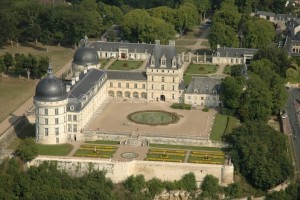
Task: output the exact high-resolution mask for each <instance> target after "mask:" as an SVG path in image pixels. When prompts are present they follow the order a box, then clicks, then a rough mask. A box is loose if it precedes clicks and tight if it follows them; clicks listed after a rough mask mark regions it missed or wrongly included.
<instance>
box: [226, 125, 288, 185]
mask: <svg viewBox="0 0 300 200" xmlns="http://www.w3.org/2000/svg"><path fill="white" fill-rule="evenodd" d="M229 141H230V142H231V143H232V152H231V153H232V160H233V163H234V165H235V167H236V168H237V169H239V171H240V172H241V173H242V174H243V175H244V176H245V177H246V178H247V179H248V181H249V182H250V183H251V184H252V185H254V186H255V187H257V188H260V189H262V190H268V189H270V188H271V187H274V186H276V185H277V184H279V183H282V182H284V181H285V180H286V179H287V178H289V177H291V176H292V174H293V166H292V162H291V160H290V157H289V155H288V153H287V148H288V147H287V142H286V141H287V138H286V136H285V135H284V134H282V133H280V132H278V131H276V130H274V129H273V128H272V127H270V126H268V125H266V124H264V123H262V122H251V123H244V124H242V125H241V126H240V127H238V128H236V129H235V130H233V132H232V134H230V135H229Z"/></svg>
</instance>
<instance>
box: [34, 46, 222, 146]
mask: <svg viewBox="0 0 300 200" xmlns="http://www.w3.org/2000/svg"><path fill="white" fill-rule="evenodd" d="M183 56H184V55H183V54H177V53H176V50H175V44H174V42H172V41H170V43H169V44H168V45H161V44H160V42H159V41H156V43H155V44H139V43H136V44H134V43H113V42H94V43H93V44H92V45H90V46H87V45H83V46H82V47H80V48H79V49H77V51H76V52H75V54H74V59H73V63H72V78H70V79H69V80H59V79H58V78H56V77H55V76H54V75H53V73H52V68H51V66H49V69H48V75H47V76H46V77H45V78H43V79H42V80H41V81H40V82H39V83H38V85H37V86H36V94H35V97H34V104H35V107H36V140H37V142H38V143H43V144H60V143H66V142H68V141H71V140H72V141H77V140H80V141H82V140H84V137H83V133H82V132H83V130H84V129H85V127H86V125H87V124H88V122H89V121H90V120H91V118H92V117H93V115H94V114H95V112H96V111H97V110H98V109H99V108H100V107H101V106H104V103H105V102H106V100H107V99H108V98H119V99H124V100H126V99H139V100H144V101H150V102H161V101H166V102H171V103H178V102H182V103H183V102H185V103H188V104H191V105H193V106H197V105H199V106H218V105H219V103H220V102H219V85H220V79H218V78H208V77H197V78H195V77H194V78H193V79H192V81H191V83H190V85H189V86H188V87H187V89H186V86H185V83H184V81H183V72H184V59H183ZM101 58H112V59H118V60H141V61H143V62H144V64H145V65H146V66H145V68H144V69H142V70H135V71H122V70H100V69H99V67H100V65H101V64H100V59H101Z"/></svg>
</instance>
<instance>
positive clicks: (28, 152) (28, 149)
mask: <svg viewBox="0 0 300 200" xmlns="http://www.w3.org/2000/svg"><path fill="white" fill-rule="evenodd" d="M16 155H17V156H19V157H20V158H21V159H22V160H23V161H24V162H28V161H31V160H33V159H34V158H35V157H36V156H37V155H38V147H37V145H36V143H35V141H34V139H33V138H25V139H23V140H22V141H21V144H20V145H19V146H18V148H17V150H16Z"/></svg>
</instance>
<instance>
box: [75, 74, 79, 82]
mask: <svg viewBox="0 0 300 200" xmlns="http://www.w3.org/2000/svg"><path fill="white" fill-rule="evenodd" d="M75 81H76V82H77V81H79V74H76V75H75Z"/></svg>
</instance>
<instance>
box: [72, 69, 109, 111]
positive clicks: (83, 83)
mask: <svg viewBox="0 0 300 200" xmlns="http://www.w3.org/2000/svg"><path fill="white" fill-rule="evenodd" d="M105 75H106V72H105V71H101V70H98V69H91V70H89V71H88V72H87V73H85V74H84V73H81V74H80V75H79V81H78V82H77V83H76V84H75V85H73V86H72V87H71V90H70V92H69V98H68V111H70V110H72V109H70V107H71V106H72V107H73V108H74V109H73V111H79V110H81V109H82V108H84V106H85V105H87V104H88V102H89V101H90V100H91V99H92V97H88V96H90V95H93V94H94V92H93V88H94V86H96V85H97V83H100V82H101V84H100V86H99V87H98V90H100V89H101V87H102V86H103V84H104V83H105V79H104V77H105ZM101 80H102V81H101ZM98 90H97V91H98ZM85 97H88V98H85ZM83 101H86V102H84V104H82V103H81V102H83Z"/></svg>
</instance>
